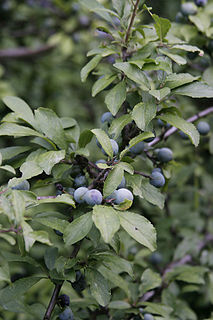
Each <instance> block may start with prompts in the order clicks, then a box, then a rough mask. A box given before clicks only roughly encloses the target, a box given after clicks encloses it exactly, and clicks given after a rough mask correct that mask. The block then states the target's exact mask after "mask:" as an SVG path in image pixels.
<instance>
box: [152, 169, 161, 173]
mask: <svg viewBox="0 0 213 320" xmlns="http://www.w3.org/2000/svg"><path fill="white" fill-rule="evenodd" d="M153 172H160V173H162V170H161V168H154V169H153V170H152V173H153Z"/></svg>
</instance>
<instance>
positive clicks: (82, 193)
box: [74, 187, 88, 203]
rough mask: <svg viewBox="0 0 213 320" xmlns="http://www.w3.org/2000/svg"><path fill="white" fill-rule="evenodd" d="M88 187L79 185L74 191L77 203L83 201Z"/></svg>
mask: <svg viewBox="0 0 213 320" xmlns="http://www.w3.org/2000/svg"><path fill="white" fill-rule="evenodd" d="M87 191H88V189H87V188H86V187H80V188H78V189H76V190H75V192H74V199H75V201H76V202H78V203H83V202H84V196H85V194H86V193H87Z"/></svg>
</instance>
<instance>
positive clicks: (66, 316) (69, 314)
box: [58, 307, 74, 320]
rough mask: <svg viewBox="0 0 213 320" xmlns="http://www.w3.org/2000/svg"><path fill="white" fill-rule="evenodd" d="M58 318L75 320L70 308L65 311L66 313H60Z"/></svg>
mask: <svg viewBox="0 0 213 320" xmlns="http://www.w3.org/2000/svg"><path fill="white" fill-rule="evenodd" d="M58 317H59V319H60V320H74V316H73V313H72V310H71V309H70V308H69V307H67V308H66V309H64V311H63V312H62V313H60V314H59V316H58Z"/></svg>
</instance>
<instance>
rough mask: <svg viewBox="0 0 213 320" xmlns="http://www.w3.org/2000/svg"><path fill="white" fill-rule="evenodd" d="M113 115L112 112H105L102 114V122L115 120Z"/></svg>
mask: <svg viewBox="0 0 213 320" xmlns="http://www.w3.org/2000/svg"><path fill="white" fill-rule="evenodd" d="M113 118H114V117H113V115H112V114H111V112H105V113H103V114H102V116H101V122H102V123H104V122H107V123H110V122H111V121H112V120H113Z"/></svg>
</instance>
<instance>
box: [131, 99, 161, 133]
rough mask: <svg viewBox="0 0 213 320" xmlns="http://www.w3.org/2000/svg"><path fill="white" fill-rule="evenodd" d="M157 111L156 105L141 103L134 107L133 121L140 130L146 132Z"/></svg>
mask: <svg viewBox="0 0 213 320" xmlns="http://www.w3.org/2000/svg"><path fill="white" fill-rule="evenodd" d="M156 111H157V106H156V104H154V103H152V102H147V103H144V102H140V103H138V104H136V106H134V109H133V111H132V119H133V120H134V121H135V123H136V124H137V126H138V128H139V129H141V130H143V131H146V130H147V127H148V125H149V123H150V121H151V120H152V119H154V117H155V115H156Z"/></svg>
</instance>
